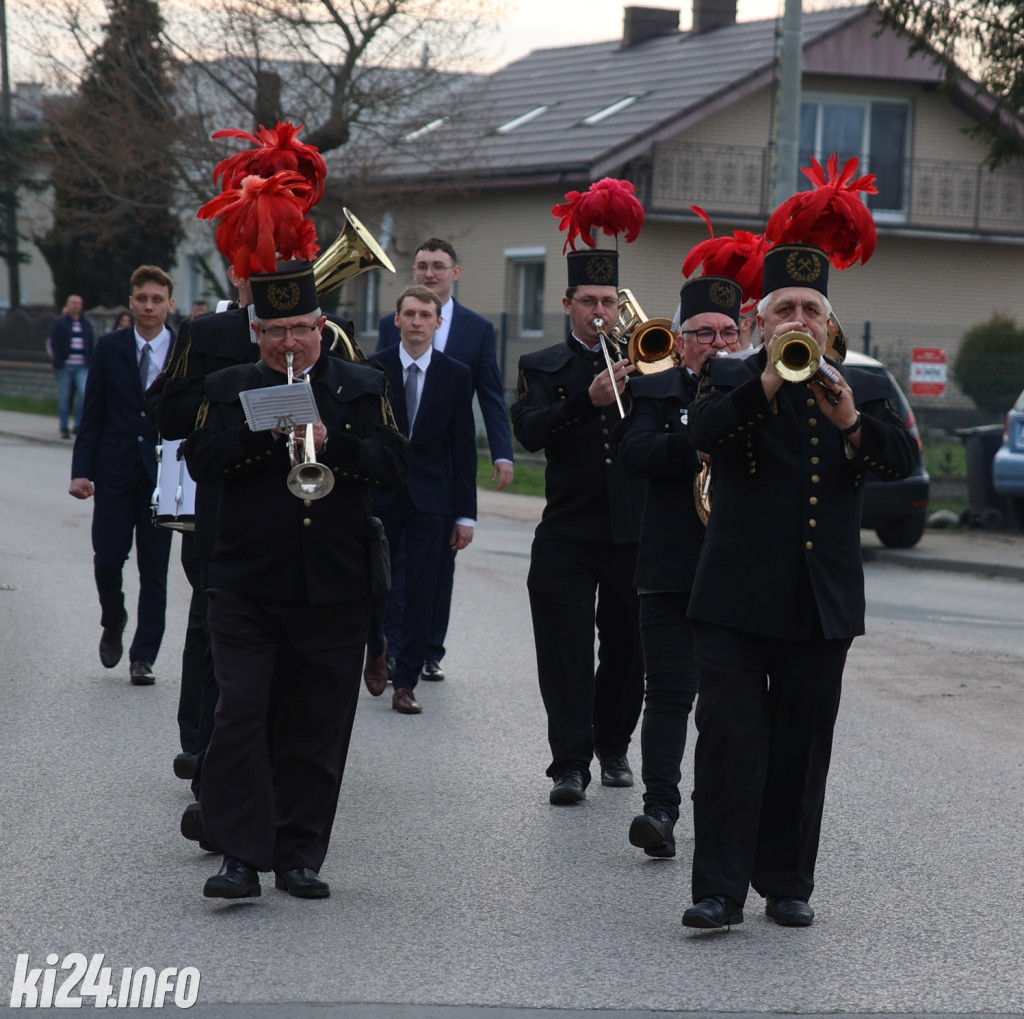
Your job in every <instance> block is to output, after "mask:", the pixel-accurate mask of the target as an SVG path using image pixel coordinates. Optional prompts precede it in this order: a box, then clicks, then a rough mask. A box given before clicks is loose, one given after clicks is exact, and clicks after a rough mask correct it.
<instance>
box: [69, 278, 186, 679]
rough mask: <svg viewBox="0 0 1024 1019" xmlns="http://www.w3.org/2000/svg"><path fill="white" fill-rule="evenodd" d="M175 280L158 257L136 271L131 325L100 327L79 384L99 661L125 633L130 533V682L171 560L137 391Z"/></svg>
mask: <svg viewBox="0 0 1024 1019" xmlns="http://www.w3.org/2000/svg"><path fill="white" fill-rule="evenodd" d="M173 292H174V281H173V280H172V279H171V277H170V276H168V274H167V273H166V272H164V270H163V269H160V268H159V267H157V266H155V265H143V266H140V267H139V268H138V269H136V270H135V272H134V273H133V274H132V278H131V297H130V298H129V301H128V305H129V308H130V309H131V312H132V315H134V317H135V325H134V326H129V327H128V328H127V329H119V330H118V331H117V332H113V333H107V334H106V335H105V336H101V337H100V338H99V340H98V341H97V343H96V348H95V350H94V352H93V359H92V364H91V366H90V370H89V379H88V382H87V383H86V387H85V402H84V404H83V407H82V422H81V424H80V426H79V429H78V437H77V439H76V440H75V448H74V451H73V452H72V455H71V486H70V487H69V488H68V492H69V493H70V494H71V495H73V496H74V497H75V498H76V499H88V498H89V497H90V496H95V497H96V502H95V505H94V507H93V516H92V547H93V570H94V573H95V576H96V589H97V591H98V592H99V598H100V608H101V616H100V625H101V626H102V627H103V634H102V636H101V637H100V661H101V662H102V663H103V665H104V666H106V667H107V668H108V669H112V668H113V667H114V666H115V665H117V663H118V662H119V661H120V660H121V655H122V653H123V645H122V640H121V635H122V634H123V632H124V629H125V626H126V625H127V623H128V613H127V611H126V610H125V604H124V590H123V587H122V576H121V574H122V570H123V568H124V564H125V561H126V560H127V559H128V555H129V553H130V552H131V549H132V537H133V535H134V538H135V543H136V559H137V563H138V568H139V604H138V614H137V618H136V627H135V635H134V637H133V639H132V642H131V646H130V648H129V653H128V658H129V661H130V662H131V671H130V674H131V682H132V684H133V685H135V686H149V685H151V684H152V683H153V682H154V681H155V677H154V675H153V662H154V661H156V656H157V652H158V651H159V650H160V642H161V640H163V635H164V611H165V609H166V606H167V560H168V557H169V556H170V551H171V531H170V530H168V529H167V528H164V527H156V526H155V525H154V524H153V516H152V511H151V509H150V502H151V499H152V494H153V489H154V487H155V485H156V439H157V432H156V428H155V426H154V425H153V423H152V422H151V421H150V420H149V417H148V416H147V414H146V410H145V404H144V401H143V395H144V393H145V391H146V389H147V388H148V387H149V385H150V384H151V383H152V382H153V380H154V379H155V378H156V376H157V375H158V374H159V373H160V371H161V369H162V368H163V366H164V362H165V361H166V360H167V355H168V353H169V352H170V349H171V343H172V341H173V339H174V334H173V333H172V332H171V330H170V329H168V328H167V324H166V323H167V316H168V315H169V314H170V313H171V312H172V311H173V310H174V299H173V297H172V296H171V295H172V294H173Z"/></svg>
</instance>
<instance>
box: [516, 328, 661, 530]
mask: <svg viewBox="0 0 1024 1019" xmlns="http://www.w3.org/2000/svg"><path fill="white" fill-rule="evenodd" d="M606 370H607V369H606V366H605V362H604V356H603V355H602V354H601V352H600V351H596V352H593V353H591V352H589V351H587V350H586V349H585V348H584V347H583V346H581V345H580V344H579V343H578V342H577V341H576V340H575V339H572V338H571V337H570V338H569V339H568V340H566V341H565V342H564V343H559V344H556V345H555V346H553V347H545V348H544V349H543V350H538V351H535V352H533V353H531V354H524V355H523V357H521V358H520V359H519V382H518V384H517V387H516V402H515V403H514V404H513V405H512V430H513V432H514V433H515V436H516V438H517V439H518V440H519V441H520V442H521V443H522V444H523V446H524V447H525V448H526V449H528V450H529V451H530V452H536V451H537V450H539V449H543V450H544V453H545V456H546V458H547V468H546V470H545V492H546V496H547V503H546V505H545V507H544V515H543V517H542V518H541V522H540V524H538V526H537V536H538V537H544V538H559V539H562V540H566V541H605V542H609V541H610V542H615V543H618V544H630V543H635V542H636V541H637V540H638V539H639V535H640V513H641V510H642V507H643V484H642V482H640V481H639V480H638V479H636V478H631V477H629V475H628V474H626V472H625V471H624V470H623V469H622V467H621V466H620V465H619V463H618V461H617V460H616V459H615V457H614V456H613V455H612V439H611V432H612V429H613V428H614V427H615V424H616V423H617V422H618V421H619V411H618V408H617V407H616V406H615V404H614V403H612V404H610V405H609V406H607V407H595V406H594V405H593V404H592V403H591V402H590V397H589V396H588V394H587V389H588V388H589V386H590V384H591V383H592V382H593V381H594V376H595V375H596V374H597V373H598V372H601V371H606ZM628 398H629V391H628V388H627V391H626V394H624V396H623V400H624V401H625V403H626V405H627V407H628Z"/></svg>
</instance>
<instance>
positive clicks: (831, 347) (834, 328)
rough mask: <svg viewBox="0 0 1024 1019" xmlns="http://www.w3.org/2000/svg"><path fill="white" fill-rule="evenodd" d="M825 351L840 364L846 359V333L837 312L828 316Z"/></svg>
mask: <svg viewBox="0 0 1024 1019" xmlns="http://www.w3.org/2000/svg"><path fill="white" fill-rule="evenodd" d="M825 353H826V354H827V355H828V356H829V357H831V358H833V359H834V360H836V361H838V362H839V363H840V364H842V362H843V361H845V360H846V333H844V332H843V324H842V323H841V322H840V321H839V319H838V318H837V317H836V313H835V312H832V314H831V315H829V317H828V342H827V343H826V344H825Z"/></svg>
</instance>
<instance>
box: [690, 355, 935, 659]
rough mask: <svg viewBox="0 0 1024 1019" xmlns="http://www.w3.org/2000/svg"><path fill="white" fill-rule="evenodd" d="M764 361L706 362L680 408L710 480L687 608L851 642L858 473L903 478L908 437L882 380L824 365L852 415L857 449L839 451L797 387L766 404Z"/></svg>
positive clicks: (856, 590) (705, 615)
mask: <svg viewBox="0 0 1024 1019" xmlns="http://www.w3.org/2000/svg"><path fill="white" fill-rule="evenodd" d="M765 359H766V355H765V352H764V351H763V350H761V351H759V352H757V353H755V354H752V355H750V356H748V357H746V358H735V357H719V358H712V359H711V360H710V361H708V362H707V364H706V365H705V366H704V370H703V372H702V374H701V383H700V389H699V391H698V394H697V399H696V402H695V403H694V405H693V406H692V407H691V408H690V438H691V440H692V441H693V443H694V444H695V445H696V446H697V447H698V448H699V449H701V450H704V451H705V452H707V453H709V454H710V455H711V476H712V481H713V485H714V488H713V493H712V501H711V519H710V521H709V523H708V529H707V536H706V538H705V542H704V549H703V553H702V555H701V558H700V562H699V564H698V567H697V575H696V578H695V579H694V584H693V591H692V593H691V596H690V608H689V614H690V616H691V617H692V618H694V619H699V620H705V621H708V622H713V623H719V624H721V625H723V626H731V627H734V628H738V629H742V630H745V631H748V632H750V633H757V634H763V635H766V636H770V637H779V638H783V639H787V640H809V639H812V638H813V637H815V636H816V635H817V636H821V635H824V636H825V637H828V638H852V637H855V636H857V635H858V634H861V633H863V632H864V571H863V568H862V566H861V551H860V517H861V505H862V503H863V485H862V482H863V480H864V475H865V472H867V471H871V472H873V473H875V474H877V475H878V476H879V477H880V478H881V479H882V480H883V481H893V480H895V479H897V478H903V477H906V476H907V475H908V474H909V473H910V472H911V471H912V470H913V469H914V466H915V464H916V463H917V458H918V455H919V452H918V448H917V443H916V441H915V439H914V437H913V436H912V435H911V434H910V433H909V432H908V431H907V430H906V427H905V425H904V422H903V421H902V420H901V418H900V417H899V415H898V414H897V413H896V411H895V410H894V409H893V402H892V398H893V396H894V394H893V392H892V389H891V387H890V385H889V382H888V380H886V379H885V378H884V377H882V376H877V375H874V374H870V373H867V372H860V371H857V369H855V368H846V367H843V366H842V365H840V364H838V363H836V362H830V363H831V364H833V366H834V367H835V368H836V369H837V370H838V371H840V372H842V374H843V376H844V377H845V378H846V380H847V382H848V383H849V384H850V386H851V388H852V389H853V394H854V402H855V403H856V405H857V409H858V410H859V411H860V412H861V444H860V450H859V451H857V452H856V453H854V454H853V456H852V457H851V456H849V455H848V453H849V452H852V447H850V448H848V447H847V444H846V442H845V440H844V439H843V436H842V434H841V432H840V431H839V429H838V428H836V427H835V426H834V425H833V424H832V423H831V421H829V420H828V419H827V418H825V416H824V415H823V414H822V413H821V412H820V410H819V409H818V404H817V401H816V400H815V399H814V396H813V394H812V392H811V389H810V387H809V386H808V385H806V384H805V383H785V384H784V385H783V386H782V388H781V389H780V390H779V393H778V395H777V397H776V399H775V401H774V406H772V405H769V402H768V400H767V399H766V398H765V394H764V389H763V388H762V386H761V372H762V371H763V370H764V366H765ZM815 615H817V618H818V620H819V621H820V630H819V629H817V628H816V627H815Z"/></svg>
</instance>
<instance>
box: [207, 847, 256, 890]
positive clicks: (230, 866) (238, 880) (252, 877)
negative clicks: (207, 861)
mask: <svg viewBox="0 0 1024 1019" xmlns="http://www.w3.org/2000/svg"><path fill="white" fill-rule="evenodd" d="M203 895H205V896H206V897H207V898H208V899H255V898H258V897H259V895H260V876H259V874H257V873H256V871H255V870H254V869H253V868H252V867H250V866H249V864H247V863H242V861H241V860H236V859H234V857H231V856H225V857H224V863H223V864H222V865H221V868H220V870H219V871H217V873H216V874H214V875H213V877H208V878H207V879H206V884H205V885H203Z"/></svg>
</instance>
